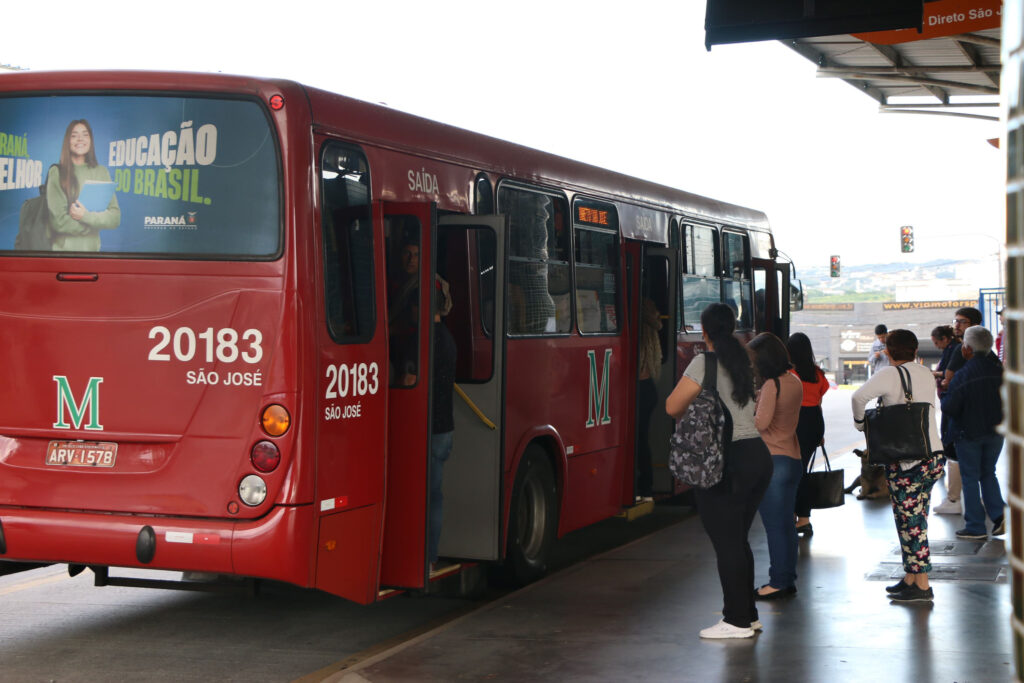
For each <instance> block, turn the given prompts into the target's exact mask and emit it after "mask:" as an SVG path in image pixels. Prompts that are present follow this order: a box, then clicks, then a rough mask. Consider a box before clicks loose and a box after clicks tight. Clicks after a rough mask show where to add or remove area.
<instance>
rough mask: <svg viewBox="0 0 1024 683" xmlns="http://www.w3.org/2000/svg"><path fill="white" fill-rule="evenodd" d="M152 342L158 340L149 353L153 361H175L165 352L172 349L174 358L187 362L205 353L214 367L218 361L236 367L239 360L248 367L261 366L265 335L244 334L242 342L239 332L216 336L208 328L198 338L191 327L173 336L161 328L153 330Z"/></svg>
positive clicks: (228, 330) (227, 330)
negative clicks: (202, 352)
mask: <svg viewBox="0 0 1024 683" xmlns="http://www.w3.org/2000/svg"><path fill="white" fill-rule="evenodd" d="M149 338H150V339H156V340H157V341H156V344H154V345H153V348H151V349H150V350H149V360H159V361H164V360H166V361H169V360H171V354H170V353H168V352H167V351H165V349H167V347H168V346H170V347H171V350H173V351H174V358H175V359H177V360H179V361H183V362H188V361H190V360H192V359H193V358H195V356H196V351H199V350H202V351H205V359H206V362H207V363H212V362H213V359H214V357H216V358H217V360H219V361H220V362H221V363H234V362H235V361H236V360H238V359H239V358H241V359H242V360H243V361H245V362H246V363H259V362H260V360H262V359H263V333H262V332H260V331H259V330H255V329H248V330H245V331H244V332H242V334H241V340H239V334H238V330H234V329H232V328H230V327H224V328H221V329H219V330H217V331H216V332H214V329H213V328H212V327H207V328H206V329H205V330H203V331H202V332H199V333H198V334H197V333H196V332H195V331H194V330H193V329H192V328H191V327H179V328H178V329H176V330H175V331H174V334H173V335H172V334H171V331H170V330H169V329H167V328H166V327H164V326H162V325H157V326H156V327H152V328H150V330H149ZM239 346H241V349H239ZM199 347H202V349H200V348H199Z"/></svg>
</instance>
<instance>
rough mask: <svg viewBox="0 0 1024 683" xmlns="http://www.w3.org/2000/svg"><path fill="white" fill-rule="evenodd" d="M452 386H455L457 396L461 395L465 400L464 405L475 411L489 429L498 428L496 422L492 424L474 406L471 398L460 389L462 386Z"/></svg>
mask: <svg viewBox="0 0 1024 683" xmlns="http://www.w3.org/2000/svg"><path fill="white" fill-rule="evenodd" d="M453 386H454V387H455V393H456V394H458V395H459V397H461V398H462V400H463V401H465V402H466V405H467V406H469V409H470V410H472V411H473V412H474V413H476V416H477V417H479V418H480V421H481V422H483V423H484V424H485V425H487V426H488V427H490V428H491V429H497V428H498V426H497V425H496V424H494V423H493V422H491V421H490V420H489V419H487V416H486V415H484V414H483V411H481V410H480V409H479V408H477V407H476V404H475V403H473V399H471V398H470V397H469V396H466V392H465V391H463V390H462V387H460V386H459V385H458V384H455V385H453Z"/></svg>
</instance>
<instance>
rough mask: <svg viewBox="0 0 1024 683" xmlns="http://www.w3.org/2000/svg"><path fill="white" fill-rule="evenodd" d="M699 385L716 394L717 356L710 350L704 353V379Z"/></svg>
mask: <svg viewBox="0 0 1024 683" xmlns="http://www.w3.org/2000/svg"><path fill="white" fill-rule="evenodd" d="M700 386H701V388H703V389H708V390H710V391H712V392H714V393H715V394H716V395H717V394H718V356H716V355H715V354H714V353H712V352H711V351H707V352H705V353H704V381H703V382H701V385H700Z"/></svg>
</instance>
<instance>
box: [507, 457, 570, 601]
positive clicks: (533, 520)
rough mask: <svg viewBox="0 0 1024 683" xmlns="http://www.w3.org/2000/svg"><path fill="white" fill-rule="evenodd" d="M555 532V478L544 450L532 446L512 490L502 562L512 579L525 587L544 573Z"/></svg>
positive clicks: (556, 519)
mask: <svg viewBox="0 0 1024 683" xmlns="http://www.w3.org/2000/svg"><path fill="white" fill-rule="evenodd" d="M557 530H558V492H557V490H556V489H555V475H554V473H553V472H552V471H551V463H550V462H549V461H548V459H547V457H546V455H545V454H544V451H543V450H541V449H540V448H539V447H536V446H531V447H530V448H528V449H527V450H526V453H524V454H523V460H522V462H521V463H520V464H519V471H518V473H517V474H516V483H515V487H514V488H513V490H512V508H511V512H510V518H509V527H508V555H507V557H506V560H505V562H506V567H507V569H508V573H509V574H511V578H512V579H514V580H515V581H516V582H517V583H519V584H526V583H529V582H531V581H535V580H536V579H538V578H540V577H541V576H542V575H543V574H544V572H545V571H546V570H547V563H548V555H549V554H550V552H551V548H552V546H553V545H554V542H555V534H556V533H557Z"/></svg>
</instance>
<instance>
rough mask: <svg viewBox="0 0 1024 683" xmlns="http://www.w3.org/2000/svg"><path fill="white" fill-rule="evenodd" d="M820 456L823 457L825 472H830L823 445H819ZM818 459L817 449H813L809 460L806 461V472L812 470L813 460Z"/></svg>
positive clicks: (829, 464)
mask: <svg viewBox="0 0 1024 683" xmlns="http://www.w3.org/2000/svg"><path fill="white" fill-rule="evenodd" d="M820 447H821V454H822V455H823V456H825V471H826V472H831V471H832V463H830V462H829V461H828V452H827V451H826V450H825V444H821V446H820ZM817 457H818V449H817V448H815V449H814V452H813V453H811V459H810V460H808V461H807V471H808V472H810V471H811V470H813V469H814V459H815V458H817Z"/></svg>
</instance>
